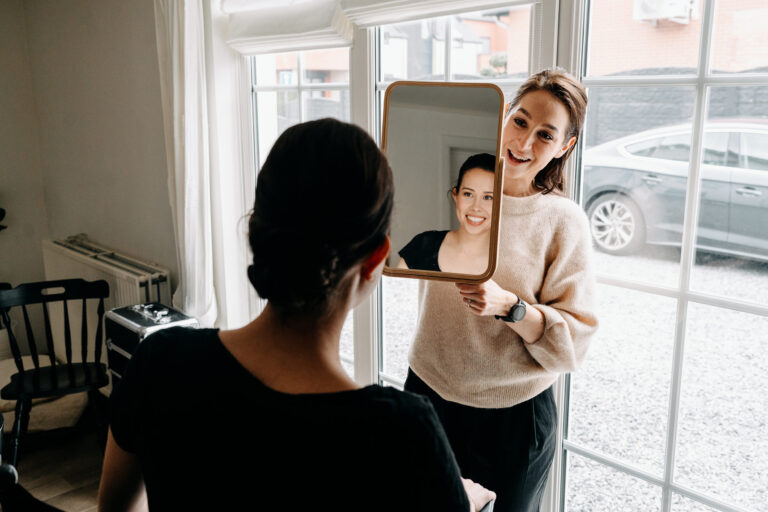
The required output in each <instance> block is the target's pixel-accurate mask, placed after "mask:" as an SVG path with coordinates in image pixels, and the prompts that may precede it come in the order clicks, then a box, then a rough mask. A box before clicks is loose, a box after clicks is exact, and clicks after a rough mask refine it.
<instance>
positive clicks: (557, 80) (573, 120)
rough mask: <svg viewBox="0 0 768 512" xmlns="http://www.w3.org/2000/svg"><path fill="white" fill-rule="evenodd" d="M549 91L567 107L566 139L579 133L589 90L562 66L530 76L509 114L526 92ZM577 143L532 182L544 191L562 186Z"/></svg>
mask: <svg viewBox="0 0 768 512" xmlns="http://www.w3.org/2000/svg"><path fill="white" fill-rule="evenodd" d="M534 91H547V92H548V93H550V94H552V96H554V97H555V98H557V99H558V100H560V103H562V104H563V106H564V107H565V109H566V110H567V111H568V118H569V123H568V130H567V132H566V134H565V141H567V140H568V139H570V138H571V137H578V136H579V134H580V133H581V127H582V125H583V124H584V115H585V114H586V113H587V91H586V90H585V89H584V86H583V85H581V82H579V81H578V80H577V79H576V78H574V77H573V76H572V75H571V74H570V73H568V72H567V71H565V70H564V69H562V68H552V69H545V70H544V71H539V72H538V73H536V74H533V75H531V76H529V77H528V78H527V79H526V81H525V82H523V85H521V86H520V88H519V89H518V90H517V94H516V95H515V99H514V100H512V102H511V103H510V104H509V106H508V107H507V112H506V115H509V113H510V112H511V111H512V109H513V108H514V107H516V106H517V105H519V104H520V101H521V100H522V99H523V96H525V95H526V94H528V93H529V92H534ZM574 147H576V145H575V144H574V145H573V146H571V147H570V148H568V150H567V151H566V152H565V153H563V155H562V156H561V157H560V158H553V159H552V160H551V161H550V162H549V163H548V164H547V165H546V167H544V168H543V169H542V170H540V171H539V172H538V174H536V177H535V178H534V180H533V186H534V188H536V189H537V190H543V191H544V193H545V194H548V193H550V192H552V191H553V190H554V189H558V190H560V191H562V190H563V188H564V187H563V185H564V180H563V168H564V167H565V162H566V160H568V157H569V156H571V152H572V151H573V148H574Z"/></svg>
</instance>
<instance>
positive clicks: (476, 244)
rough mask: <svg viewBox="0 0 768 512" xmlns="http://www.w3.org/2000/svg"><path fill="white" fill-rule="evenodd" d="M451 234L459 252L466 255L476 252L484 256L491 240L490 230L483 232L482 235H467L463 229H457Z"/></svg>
mask: <svg viewBox="0 0 768 512" xmlns="http://www.w3.org/2000/svg"><path fill="white" fill-rule="evenodd" d="M453 233H454V235H455V236H456V241H457V242H458V245H459V247H460V250H461V252H463V253H468V254H475V253H478V252H480V253H481V254H486V253H487V252H488V244H489V242H490V240H491V231H490V230H487V231H483V232H482V233H469V232H467V231H466V230H464V229H457V230H456V231H454V232H453Z"/></svg>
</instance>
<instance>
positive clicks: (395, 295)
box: [381, 255, 419, 380]
mask: <svg viewBox="0 0 768 512" xmlns="http://www.w3.org/2000/svg"><path fill="white" fill-rule="evenodd" d="M393 256H394V255H393ZM395 263H396V261H395ZM381 287H382V288H381V290H382V295H383V300H382V302H383V304H382V316H383V318H382V327H383V331H384V336H383V338H384V339H383V343H384V360H383V362H382V368H383V370H384V373H386V374H387V375H390V376H392V377H396V378H398V379H402V380H405V376H406V374H407V373H408V350H409V349H410V347H411V342H412V341H413V336H414V334H415V333H416V321H417V315H418V312H419V304H418V289H419V281H418V280H416V279H403V278H396V277H386V276H385V277H383V278H382V281H381Z"/></svg>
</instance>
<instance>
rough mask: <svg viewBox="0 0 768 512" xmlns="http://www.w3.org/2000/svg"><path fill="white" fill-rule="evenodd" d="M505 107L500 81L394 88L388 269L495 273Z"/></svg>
mask: <svg viewBox="0 0 768 512" xmlns="http://www.w3.org/2000/svg"><path fill="white" fill-rule="evenodd" d="M503 106H504V95H503V94H502V92H501V89H499V88H498V87H497V86H495V85H493V84H487V83H455V82H453V83H444V82H406V81H401V82H394V83H393V84H392V85H390V86H389V88H388V89H387V91H386V93H385V96H384V121H383V127H382V149H383V150H384V152H385V153H386V155H387V159H388V160H389V165H390V167H391V168H392V174H393V177H394V181H395V205H394V211H393V215H392V231H391V234H390V237H391V240H392V249H391V251H390V254H389V257H388V259H387V264H386V266H385V267H384V274H385V275H387V276H393V277H410V278H419V279H433V280H441V281H454V282H466V283H480V282H483V281H487V280H488V279H490V277H491V276H492V275H493V272H494V270H495V269H496V257H497V254H498V234H499V218H500V210H501V194H502V177H503V171H502V165H503V162H502V160H500V156H499V147H500V139H501V125H502V117H503ZM462 168H464V169H465V170H464V172H463V173H462V179H461V184H460V186H459V187H458V188H455V186H456V184H457V180H458V178H459V174H460V173H459V171H460V169H462Z"/></svg>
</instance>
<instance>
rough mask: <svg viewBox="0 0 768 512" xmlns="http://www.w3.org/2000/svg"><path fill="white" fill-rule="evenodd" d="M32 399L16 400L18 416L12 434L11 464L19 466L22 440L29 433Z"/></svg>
mask: <svg viewBox="0 0 768 512" xmlns="http://www.w3.org/2000/svg"><path fill="white" fill-rule="evenodd" d="M30 406H31V401H30V400H29V399H20V400H17V401H16V417H15V418H14V421H13V433H12V434H11V465H12V466H16V467H18V465H19V450H20V448H21V440H22V438H23V437H24V434H26V433H27V427H29V409H30Z"/></svg>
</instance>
